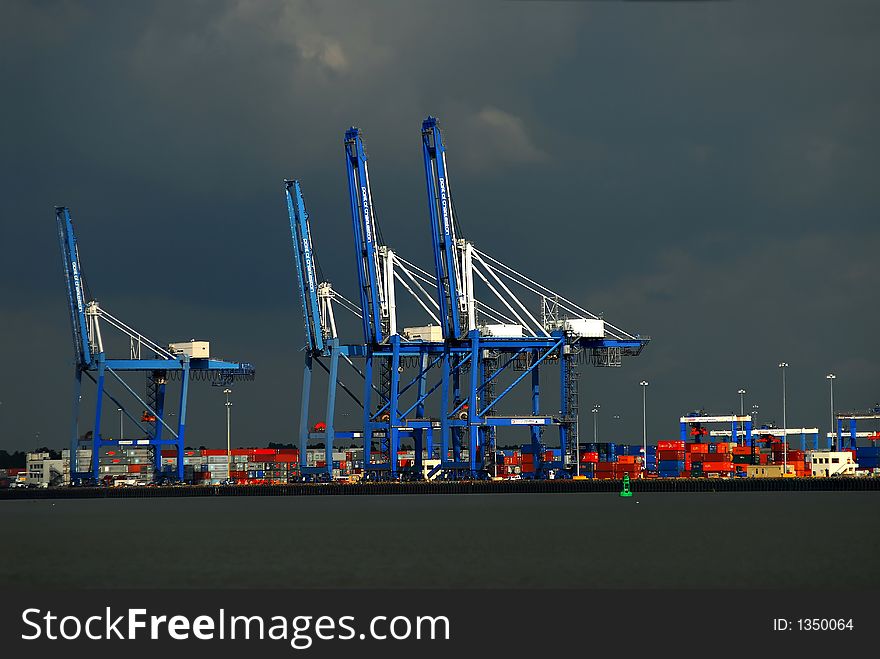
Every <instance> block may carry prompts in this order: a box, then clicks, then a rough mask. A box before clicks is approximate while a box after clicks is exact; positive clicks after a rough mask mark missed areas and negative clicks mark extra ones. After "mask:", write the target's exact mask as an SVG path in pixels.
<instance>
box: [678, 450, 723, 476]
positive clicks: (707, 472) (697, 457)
mask: <svg viewBox="0 0 880 659" xmlns="http://www.w3.org/2000/svg"><path fill="white" fill-rule="evenodd" d="M732 448H733V444H731V443H728V442H718V443H714V442H712V443H708V444H704V443H701V442H694V443H693V444H691V445H690V447H689V451H688V453H689V457H690V460H689V461H690V475H691V476H693V477H695V478H698V477H700V476H724V477H728V476H732V475H733V472H734V468H733V459H732V453H731V450H732ZM685 460H686V461H687V457H686V458H685Z"/></svg>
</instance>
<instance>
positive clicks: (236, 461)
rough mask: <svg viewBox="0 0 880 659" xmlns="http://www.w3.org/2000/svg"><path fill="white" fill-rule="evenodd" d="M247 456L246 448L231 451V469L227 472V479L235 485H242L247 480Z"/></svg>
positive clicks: (248, 457) (248, 458) (248, 452)
mask: <svg viewBox="0 0 880 659" xmlns="http://www.w3.org/2000/svg"><path fill="white" fill-rule="evenodd" d="M249 454H250V451H249V450H248V449H246V448H234V449H232V469H231V470H230V472H229V478H231V479H232V480H234V481H235V482H236V483H244V482H247V480H248V468H247V467H248V460H250V456H249Z"/></svg>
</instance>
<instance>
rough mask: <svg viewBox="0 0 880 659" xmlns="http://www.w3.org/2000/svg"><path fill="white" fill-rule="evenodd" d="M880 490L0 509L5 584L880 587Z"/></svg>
mask: <svg viewBox="0 0 880 659" xmlns="http://www.w3.org/2000/svg"><path fill="white" fill-rule="evenodd" d="M878 513H880V493H874V492H842V493H832V492H815V493H812V492H810V493H807V492H779V493H729V494H717V493H706V494H696V493H675V494H673V493H663V494H642V495H636V497H634V498H633V499H621V498H619V497H618V496H616V495H606V494H536V495H531V494H523V495H463V496H362V497H360V496H359V497H348V496H346V497H342V496H339V497H243V498H231V497H230V498H223V497H216V498H214V497H212V498H192V499H117V500H80V501H64V500H56V501H51V500H50V501H4V502H0V522H2V528H3V530H4V533H3V542H2V549H0V558H2V560H0V584H3V585H7V586H18V587H26V588H38V587H42V586H52V587H71V588H83V587H94V588H98V587H102V588H103V587H118V588H150V587H159V588H164V587H192V588H202V587H214V588H217V587H220V588H224V587H228V588H267V587H268V588H273V587H277V588H297V587H300V588H301V587H316V588H320V587H355V588H358V587H385V588H410V587H412V588H415V587H421V588H447V587H475V588H477V587H481V588H518V587H519V588H521V587H525V588H550V587H578V588H811V587H815V588H822V589H827V588H832V589H834V588H842V589H852V588H866V589H867V588H874V589H876V588H877V587H880V514H878Z"/></svg>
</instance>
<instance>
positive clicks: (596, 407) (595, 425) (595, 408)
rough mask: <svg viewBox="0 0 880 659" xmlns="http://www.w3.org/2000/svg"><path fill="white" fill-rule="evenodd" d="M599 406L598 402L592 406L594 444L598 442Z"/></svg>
mask: <svg viewBox="0 0 880 659" xmlns="http://www.w3.org/2000/svg"><path fill="white" fill-rule="evenodd" d="M599 407H600V405H599V404H598V403H596V405H594V406H593V442H594V443H595V444H598V443H599Z"/></svg>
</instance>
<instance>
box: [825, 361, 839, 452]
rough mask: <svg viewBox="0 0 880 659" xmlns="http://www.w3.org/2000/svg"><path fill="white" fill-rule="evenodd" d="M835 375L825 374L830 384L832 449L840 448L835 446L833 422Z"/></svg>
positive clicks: (835, 429) (835, 434)
mask: <svg viewBox="0 0 880 659" xmlns="http://www.w3.org/2000/svg"><path fill="white" fill-rule="evenodd" d="M836 377H837V376H836V375H834V373H829V374H828V375H826V376H825V379H826V380H828V384H829V385H831V449H832V450H833V451H839V450H840V447H839V446H837V428H835V425H836V424H835V423H834V379H835V378H836Z"/></svg>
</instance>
